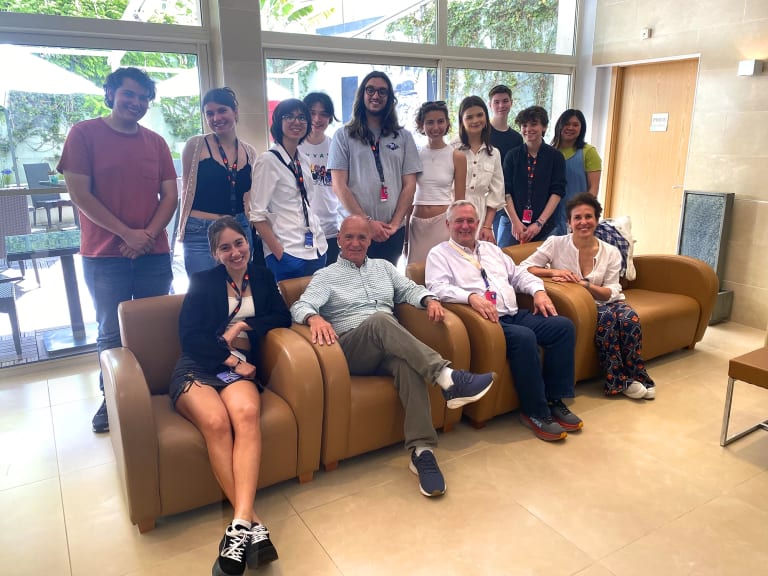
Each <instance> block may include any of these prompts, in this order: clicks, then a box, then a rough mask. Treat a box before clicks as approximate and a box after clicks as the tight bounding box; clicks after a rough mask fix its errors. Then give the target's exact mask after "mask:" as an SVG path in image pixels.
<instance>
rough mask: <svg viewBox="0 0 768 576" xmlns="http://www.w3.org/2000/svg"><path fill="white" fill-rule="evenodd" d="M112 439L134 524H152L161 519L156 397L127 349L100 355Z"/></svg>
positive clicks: (112, 350)
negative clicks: (153, 402)
mask: <svg viewBox="0 0 768 576" xmlns="http://www.w3.org/2000/svg"><path fill="white" fill-rule="evenodd" d="M101 370H102V373H103V375H104V397H105V398H106V401H107V412H108V413H109V428H110V440H111V441H112V448H113V449H114V451H115V459H116V461H117V466H118V470H119V474H120V479H121V481H122V484H123V490H124V491H125V493H126V501H127V502H128V514H129V516H130V519H131V522H133V523H134V524H138V525H139V527H140V528H141V527H142V526H145V525H148V524H153V523H154V519H155V518H157V517H159V516H160V514H161V506H160V473H159V470H158V461H159V454H158V443H157V430H156V425H155V417H154V413H153V411H152V402H151V394H150V392H149V386H148V385H147V381H146V379H145V378H144V373H143V371H142V369H141V366H140V365H139V363H138V361H137V360H136V357H135V356H134V354H133V352H131V351H130V350H129V349H128V348H112V349H110V350H105V351H104V352H102V353H101Z"/></svg>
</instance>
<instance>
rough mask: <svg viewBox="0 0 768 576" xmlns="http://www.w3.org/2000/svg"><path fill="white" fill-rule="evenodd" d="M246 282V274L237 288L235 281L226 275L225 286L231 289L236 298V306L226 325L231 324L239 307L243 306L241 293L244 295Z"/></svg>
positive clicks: (246, 286)
mask: <svg viewBox="0 0 768 576" xmlns="http://www.w3.org/2000/svg"><path fill="white" fill-rule="evenodd" d="M248 280H249V278H248V272H246V273H245V276H243V284H242V286H241V287H240V288H238V287H237V284H235V281H234V280H232V277H231V276H230V275H229V274H227V284H229V285H230V286H231V287H232V290H234V292H235V296H236V297H237V304H235V309H234V310H232V313H231V314H230V315H229V318H228V319H227V324H229V323H230V322H232V318H234V317H235V316H237V313H238V312H240V307H241V306H242V305H243V293H245V290H246V289H247V288H248Z"/></svg>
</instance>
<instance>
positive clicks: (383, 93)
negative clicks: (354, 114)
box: [365, 86, 389, 98]
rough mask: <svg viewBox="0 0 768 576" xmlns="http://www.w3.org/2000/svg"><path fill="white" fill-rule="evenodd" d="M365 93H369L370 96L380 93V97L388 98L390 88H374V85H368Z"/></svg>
mask: <svg viewBox="0 0 768 576" xmlns="http://www.w3.org/2000/svg"><path fill="white" fill-rule="evenodd" d="M365 93H366V94H368V96H373V95H374V94H378V95H379V98H386V97H387V96H389V88H374V87H373V86H366V87H365Z"/></svg>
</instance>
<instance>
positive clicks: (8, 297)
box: [0, 276, 21, 356]
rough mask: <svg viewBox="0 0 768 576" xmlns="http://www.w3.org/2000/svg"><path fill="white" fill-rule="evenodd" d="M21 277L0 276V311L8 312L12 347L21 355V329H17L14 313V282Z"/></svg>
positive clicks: (17, 318)
mask: <svg viewBox="0 0 768 576" xmlns="http://www.w3.org/2000/svg"><path fill="white" fill-rule="evenodd" d="M19 280H21V278H18V277H16V278H8V277H5V276H0V313H3V314H8V317H9V319H10V321H11V334H12V335H13V347H14V348H15V349H16V355H17V356H21V330H19V316H18V314H17V313H16V284H15V283H16V282H17V281H19Z"/></svg>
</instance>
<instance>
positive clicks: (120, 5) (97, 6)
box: [0, 0, 195, 24]
mask: <svg viewBox="0 0 768 576" xmlns="http://www.w3.org/2000/svg"><path fill="white" fill-rule="evenodd" d="M190 5H191V1H190V0H175V1H174V2H165V3H163V4H162V5H161V6H158V8H157V9H155V11H154V12H153V13H152V14H150V15H149V16H148V17H147V19H146V21H147V22H153V23H158V24H194V23H195V17H194V16H193V11H192V10H191V9H190ZM127 6H128V0H108V1H100V0H90V1H88V0H0V11H5V12H16V13H19V14H46V15H51V16H76V17H80V18H96V19H99V20H121V19H122V18H123V14H124V13H125V9H126V8H127Z"/></svg>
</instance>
